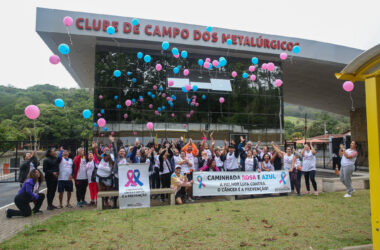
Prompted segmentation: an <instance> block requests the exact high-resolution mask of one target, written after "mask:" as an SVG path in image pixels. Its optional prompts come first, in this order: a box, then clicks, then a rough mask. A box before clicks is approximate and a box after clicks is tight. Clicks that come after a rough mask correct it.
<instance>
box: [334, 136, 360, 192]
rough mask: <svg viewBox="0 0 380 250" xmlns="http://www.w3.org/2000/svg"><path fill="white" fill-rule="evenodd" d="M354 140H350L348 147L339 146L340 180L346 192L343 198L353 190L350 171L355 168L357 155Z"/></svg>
mask: <svg viewBox="0 0 380 250" xmlns="http://www.w3.org/2000/svg"><path fill="white" fill-rule="evenodd" d="M357 146H358V145H357V143H356V141H352V142H351V144H350V148H349V149H347V150H346V149H345V148H344V146H343V145H341V146H340V150H341V151H342V152H343V156H342V160H341V162H340V165H341V167H340V173H339V174H340V181H341V182H342V183H343V184H344V185H345V186H346V189H347V193H346V194H345V195H344V197H345V198H349V197H351V195H352V193H353V192H355V190H354V189H353V188H352V181H351V177H352V173H353V172H354V170H355V161H356V158H357V156H358V151H357Z"/></svg>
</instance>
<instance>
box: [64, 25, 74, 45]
mask: <svg viewBox="0 0 380 250" xmlns="http://www.w3.org/2000/svg"><path fill="white" fill-rule="evenodd" d="M66 30H67V34H68V35H69V38H70V45H71V46H73V40H72V39H71V34H70V31H69V28H68V27H67V26H66Z"/></svg>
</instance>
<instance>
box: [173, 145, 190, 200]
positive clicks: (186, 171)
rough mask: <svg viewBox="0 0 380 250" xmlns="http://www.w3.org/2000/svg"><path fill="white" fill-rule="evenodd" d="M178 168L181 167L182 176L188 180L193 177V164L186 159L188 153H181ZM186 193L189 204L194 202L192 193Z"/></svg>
mask: <svg viewBox="0 0 380 250" xmlns="http://www.w3.org/2000/svg"><path fill="white" fill-rule="evenodd" d="M178 166H180V167H181V174H182V175H184V176H185V177H186V179H187V180H189V177H191V173H190V169H191V168H192V167H193V163H192V162H191V161H190V160H189V159H188V158H187V157H186V153H185V152H184V151H182V152H181V161H179V162H178ZM176 167H177V166H176ZM190 181H191V180H190ZM186 192H187V200H188V201H189V202H194V200H193V199H192V198H191V192H190V191H189V190H186Z"/></svg>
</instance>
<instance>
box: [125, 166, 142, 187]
mask: <svg viewBox="0 0 380 250" xmlns="http://www.w3.org/2000/svg"><path fill="white" fill-rule="evenodd" d="M127 178H128V182H127V184H125V187H129V186H130V185H132V186H134V187H136V186H137V184H138V185H140V186H142V185H144V184H143V183H142V182H141V181H140V170H138V169H135V170H128V172H127Z"/></svg>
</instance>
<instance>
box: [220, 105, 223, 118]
mask: <svg viewBox="0 0 380 250" xmlns="http://www.w3.org/2000/svg"><path fill="white" fill-rule="evenodd" d="M220 114H221V116H222V118H223V109H222V104H220Z"/></svg>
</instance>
